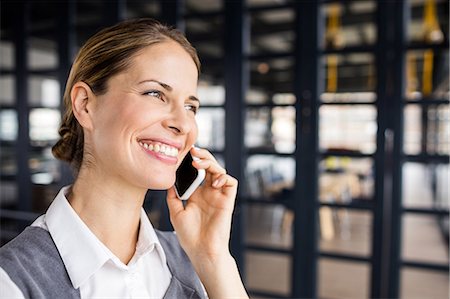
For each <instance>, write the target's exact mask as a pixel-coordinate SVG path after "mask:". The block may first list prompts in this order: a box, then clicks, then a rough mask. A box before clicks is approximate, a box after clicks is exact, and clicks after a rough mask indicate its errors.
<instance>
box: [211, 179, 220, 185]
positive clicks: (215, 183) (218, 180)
mask: <svg viewBox="0 0 450 299" xmlns="http://www.w3.org/2000/svg"><path fill="white" fill-rule="evenodd" d="M219 183H220V179H217V180H215V181H214V182H213V187H217V186H219Z"/></svg>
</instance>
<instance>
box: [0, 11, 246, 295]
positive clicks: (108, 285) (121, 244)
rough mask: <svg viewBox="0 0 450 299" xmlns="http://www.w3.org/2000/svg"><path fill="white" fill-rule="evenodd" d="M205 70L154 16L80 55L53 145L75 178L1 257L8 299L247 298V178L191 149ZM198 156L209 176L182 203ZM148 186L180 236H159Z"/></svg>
mask: <svg viewBox="0 0 450 299" xmlns="http://www.w3.org/2000/svg"><path fill="white" fill-rule="evenodd" d="M199 70H200V63H199V60H198V57H197V54H196V51H195V50H194V48H193V47H192V46H191V45H190V44H189V42H188V41H187V40H186V39H185V38H184V36H182V35H181V34H180V33H178V32H177V31H174V30H172V29H169V28H167V27H165V26H162V25H161V24H159V23H157V22H156V21H154V20H150V19H140V20H132V21H126V22H122V23H119V24H117V25H115V26H113V27H110V28H106V29H104V30H102V31H100V32H99V33H97V34H96V35H94V36H93V37H92V38H90V39H89V40H88V41H87V43H86V44H85V45H84V46H83V47H82V48H81V49H80V51H79V53H78V55H77V57H76V59H75V62H74V64H73V66H72V69H71V72H70V75H69V78H68V81H67V85H66V91H65V94H64V102H65V105H66V113H65V115H64V118H63V122H62V124H61V128H60V131H59V132H60V135H61V139H60V140H59V141H58V143H57V144H56V145H55V146H54V148H53V153H54V155H55V156H56V157H57V158H59V159H62V160H64V161H68V162H70V163H71V164H72V165H73V167H74V169H75V172H76V174H77V177H76V180H75V182H74V184H73V185H72V186H68V187H65V188H63V189H62V190H61V191H60V193H59V194H58V195H57V197H56V198H55V200H54V201H53V203H52V204H51V206H50V207H49V209H48V211H47V213H46V214H45V215H43V216H41V217H40V218H38V219H37V220H36V221H35V222H34V223H33V224H32V226H31V227H29V228H27V229H26V230H25V231H24V232H23V233H22V234H21V235H19V236H18V237H17V238H16V239H14V240H13V241H11V242H10V243H9V244H7V245H5V246H4V247H3V248H1V249H0V266H1V269H0V282H1V292H2V296H3V297H8V298H14V297H18V298H21V297H31V298H39V297H40V298H50V297H53V298H56V297H57V298H67V297H73V298H80V297H81V298H95V297H104V298H105V297H106V298H112V297H115V298H136V297H139V298H163V297H164V298H203V297H205V296H206V294H207V296H209V298H247V294H246V291H245V289H244V286H243V284H242V281H241V278H240V275H239V272H238V269H237V266H236V263H235V260H234V259H233V257H232V256H231V254H230V252H229V249H228V243H229V235H230V227H231V217H232V211H233V207H234V200H235V196H236V191H237V181H236V180H235V179H234V178H233V177H231V176H229V175H227V174H226V171H225V170H224V169H223V168H222V167H221V166H220V165H219V164H218V163H217V161H216V160H215V159H214V157H213V156H212V155H211V154H210V153H209V152H208V151H207V150H204V149H197V148H195V147H193V144H194V142H195V140H196V138H197V125H196V121H195V114H196V112H197V110H198V108H199V100H198V99H197V98H196V88H197V80H198V74H199ZM188 151H191V153H192V155H193V156H196V157H198V158H199V160H198V161H195V162H193V165H194V166H195V167H196V168H198V169H205V171H206V179H205V182H204V184H203V185H202V186H201V187H199V189H197V190H196V192H195V193H194V194H193V195H192V196H191V198H190V199H189V200H188V202H187V204H186V206H183V203H182V201H180V200H179V199H178V198H177V197H176V194H175V191H174V189H173V184H174V181H175V172H176V169H177V167H178V166H179V165H180V163H181V161H182V159H183V157H184V156H185V155H186V154H187V153H188ZM148 189H160V190H161V189H167V190H168V193H167V203H168V206H169V211H170V219H171V222H172V224H173V227H174V228H175V232H176V235H175V234H174V233H162V232H159V231H155V230H154V229H153V227H152V225H151V223H150V222H149V220H148V218H147V217H146V215H145V212H144V211H143V209H142V205H143V201H144V197H145V193H146V191H147V190H148ZM178 242H179V243H178ZM180 245H181V247H180ZM205 290H206V294H205Z"/></svg>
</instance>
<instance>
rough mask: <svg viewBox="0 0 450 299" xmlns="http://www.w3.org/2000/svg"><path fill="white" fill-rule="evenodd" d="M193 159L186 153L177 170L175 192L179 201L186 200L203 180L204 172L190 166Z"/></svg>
mask: <svg viewBox="0 0 450 299" xmlns="http://www.w3.org/2000/svg"><path fill="white" fill-rule="evenodd" d="M192 161H194V158H193V157H192V155H191V153H190V152H188V153H187V155H186V157H184V159H183V161H182V162H181V164H180V166H179V167H178V169H177V173H176V179H175V191H176V193H177V197H178V198H179V199H181V200H187V199H189V197H191V195H192V193H194V191H195V190H196V189H197V188H198V186H200V184H201V183H202V181H203V180H204V179H205V174H206V173H205V170H204V169H197V168H195V167H194V166H192Z"/></svg>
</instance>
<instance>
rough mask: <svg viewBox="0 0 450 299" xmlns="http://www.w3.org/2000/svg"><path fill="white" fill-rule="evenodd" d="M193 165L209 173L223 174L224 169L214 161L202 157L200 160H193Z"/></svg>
mask: <svg viewBox="0 0 450 299" xmlns="http://www.w3.org/2000/svg"><path fill="white" fill-rule="evenodd" d="M193 163H194V166H198V168H201V169H204V170H206V171H207V172H209V173H211V174H225V173H227V172H226V170H225V169H224V168H223V167H222V166H220V165H219V163H217V162H216V161H212V160H207V159H202V160H194V162H193Z"/></svg>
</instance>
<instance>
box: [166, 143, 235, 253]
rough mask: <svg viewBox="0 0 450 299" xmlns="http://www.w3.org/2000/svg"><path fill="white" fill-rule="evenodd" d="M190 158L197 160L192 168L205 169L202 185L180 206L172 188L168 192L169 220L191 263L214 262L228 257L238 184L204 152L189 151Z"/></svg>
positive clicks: (210, 155)
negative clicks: (199, 260)
mask: <svg viewBox="0 0 450 299" xmlns="http://www.w3.org/2000/svg"><path fill="white" fill-rule="evenodd" d="M191 154H192V155H193V156H194V157H197V158H199V160H197V161H194V162H193V165H194V167H196V168H197V169H205V171H206V177H205V181H204V182H203V184H202V185H201V186H200V187H199V188H198V189H197V190H196V191H195V192H194V193H193V194H192V196H191V197H190V198H189V199H188V200H187V204H186V205H185V206H183V203H182V201H181V200H179V199H178V198H177V197H176V194H175V190H174V189H173V187H172V188H171V189H170V190H169V191H168V195H167V203H168V206H169V210H170V220H171V222H172V225H173V227H174V228H175V231H176V232H177V236H178V239H179V240H180V243H181V246H182V247H183V249H184V250H185V251H186V253H187V254H188V255H189V257H190V258H191V260H196V259H198V258H201V259H211V261H214V260H215V259H217V258H220V257H221V256H223V255H227V254H229V249H228V244H229V238H230V229H231V218H232V214H233V209H234V202H235V198H236V192H237V186H238V182H237V180H236V179H235V178H233V177H231V176H230V175H227V174H226V171H225V169H224V168H222V167H221V166H220V165H219V163H218V162H217V161H216V159H215V158H214V157H213V155H212V154H211V153H210V152H208V151H207V150H205V149H198V148H192V149H191Z"/></svg>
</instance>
